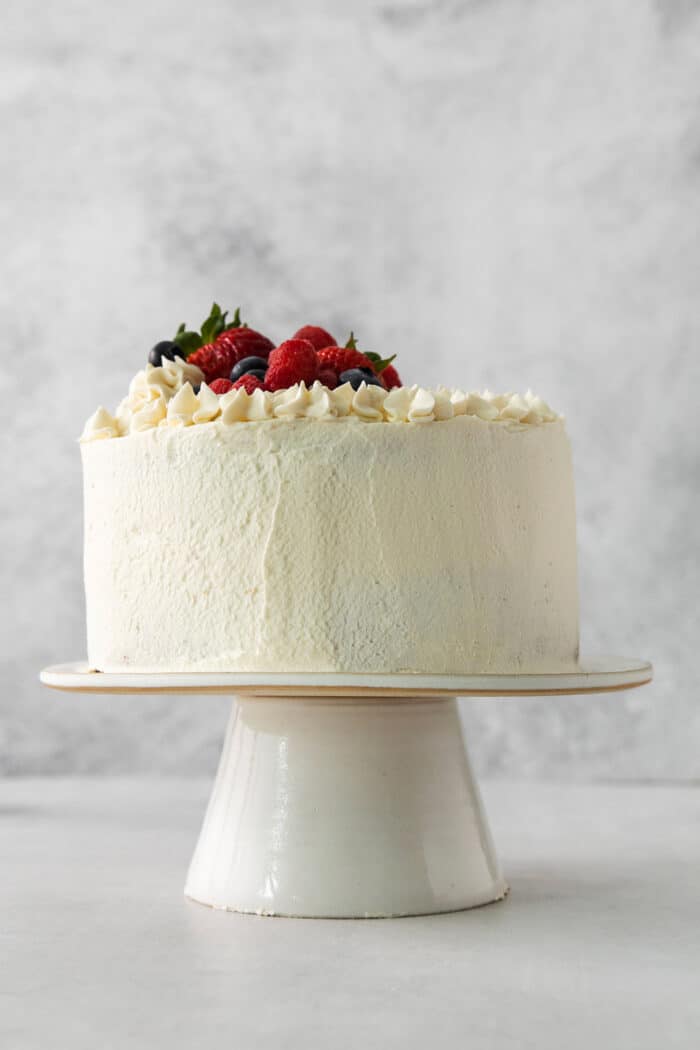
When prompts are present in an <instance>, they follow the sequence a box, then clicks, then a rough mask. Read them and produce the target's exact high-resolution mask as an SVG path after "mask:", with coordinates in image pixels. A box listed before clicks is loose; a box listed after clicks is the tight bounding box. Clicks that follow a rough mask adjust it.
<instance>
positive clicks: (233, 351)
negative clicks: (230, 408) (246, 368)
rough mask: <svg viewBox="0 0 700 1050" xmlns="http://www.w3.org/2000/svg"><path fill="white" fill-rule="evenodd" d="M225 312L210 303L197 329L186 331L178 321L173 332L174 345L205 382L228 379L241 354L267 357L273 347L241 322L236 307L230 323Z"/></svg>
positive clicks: (215, 304) (217, 305) (263, 337)
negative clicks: (176, 328) (200, 325)
mask: <svg viewBox="0 0 700 1050" xmlns="http://www.w3.org/2000/svg"><path fill="white" fill-rule="evenodd" d="M227 315H228V310H224V311H223V312H222V310H221V307H220V306H219V304H218V303H214V304H213V305H212V308H211V310H210V311H209V316H208V317H207V318H206V320H204V321H203V322H202V327H201V330H200V331H199V332H193V331H192V332H190V331H186V328H185V325H184V324H181V325H180V327H179V328H178V330H177V332H176V333H175V338H174V340H173V342H174V344H175V346H177V347H178V349H179V350H180V351H181V352H182V354H183V356H185V357H187V360H188V361H189V362H190V363H191V364H193V365H197V366H198V367H199V368H201V369H202V371H203V372H204V378H205V379H206V381H207V383H211V382H212V381H213V380H214V379H228V377H229V374H230V372H231V369H232V368H233V366H234V365H235V364H237V363H238V361H240V360H241V359H242V358H244V357H263V358H265V359H267V357H268V354H269V353H270V351H271V350H272V348H273V343H272V342H271V341H270V340H269V339H267V338H266V337H265V336H264V335H261V334H260V332H256V331H254V330H253V329H252V328H248V327H247V326H246V325H243V324H241V312H240V310H236V312H235V313H234V315H233V320H232V321H231V322H230V323H227V321H226V317H227Z"/></svg>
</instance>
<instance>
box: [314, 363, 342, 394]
mask: <svg viewBox="0 0 700 1050" xmlns="http://www.w3.org/2000/svg"><path fill="white" fill-rule="evenodd" d="M317 378H318V381H319V383H323V385H324V386H327V387H328V389H329V390H335V388H336V387H337V385H338V377H337V375H336V374H335V372H334V371H333V369H332V368H322V369H321V371H320V372H319V373H318V377H317Z"/></svg>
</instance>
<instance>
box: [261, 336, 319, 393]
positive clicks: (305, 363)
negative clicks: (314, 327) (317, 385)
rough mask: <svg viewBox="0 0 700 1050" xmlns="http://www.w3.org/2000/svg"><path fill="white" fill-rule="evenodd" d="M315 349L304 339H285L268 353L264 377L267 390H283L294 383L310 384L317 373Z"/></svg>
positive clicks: (317, 362) (317, 363) (317, 364)
mask: <svg viewBox="0 0 700 1050" xmlns="http://www.w3.org/2000/svg"><path fill="white" fill-rule="evenodd" d="M318 368H319V361H318V356H317V354H316V351H315V350H314V348H313V346H312V345H311V343H309V342H308V341H307V340H306V339H287V341H286V342H284V343H282V344H281V345H280V346H278V347H277V349H276V350H273V351H272V353H271V354H270V362H269V367H268V370H267V376H266V379H265V386H266V387H267V389H268V390H284V389H285V388H286V387H290V386H294V384H295V383H301V382H304V383H306V385H307V386H311V384H312V383H313V381H314V379H315V378H316V375H317V373H318Z"/></svg>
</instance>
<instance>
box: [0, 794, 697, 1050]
mask: <svg viewBox="0 0 700 1050" xmlns="http://www.w3.org/2000/svg"><path fill="white" fill-rule="evenodd" d="M209 787H210V785H209V784H208V783H204V782H202V781H198V780H190V781H185V780H159V781H144V780H138V781H137V780H43V781H37V780H14V781H12V780H11V781H4V782H1V783H0V889H1V890H2V892H1V893H0V945H1V948H0V1046H2V1047H3V1048H6V1050H30V1048H31V1050H33V1048H41V1050H63V1048H64V1047H65V1048H70V1050H82V1048H83V1047H84V1048H86V1050H87V1048H89V1050H112V1048H121V1047H128V1048H141V1047H143V1048H149V1050H160V1048H168V1050H179V1048H188V1050H201V1048H208V1047H222V1048H224V1047H226V1048H229V1047H230V1048H235V1050H245V1048H247V1047H255V1048H267V1047H275V1048H287V1047H294V1048H296V1047H299V1048H304V1050H313V1048H315V1047H324V1048H325V1047H329V1048H334V1050H335V1048H338V1047H361V1048H363V1050H370V1048H374V1047H377V1048H382V1050H386V1048H391V1047H401V1048H402V1050H407V1048H412V1047H416V1048H418V1047H421V1048H425V1047H435V1048H437V1047H455V1048H456V1047H460V1048H468V1050H481V1048H488V1050H502V1048H503V1050H505V1048H508V1050H516V1048H517V1050H523V1048H530V1047H531V1048H533V1050H535V1048H536V1050H549V1048H552V1050H578V1048H582V1050H583V1048H586V1050H589V1048H590V1050H593V1048H595V1050H608V1048H610V1050H613V1048H614V1050H626V1048H630V1050H646V1048H649V1050H671V1048H676V1047H681V1048H683V1050H686V1048H687V1050H690V1048H693V1050H695V1048H696V1047H698V1046H699V1045H700V1004H699V1001H700V935H699V932H698V931H699V929H700V788H698V787H670V786H658V787H637V786H632V787H609V786H593V787H589V786H561V785H551V784H509V783H501V782H499V783H496V782H491V783H486V784H485V785H483V794H484V797H485V800H486V803H487V808H488V811H489V814H490V817H491V825H492V829H493V831H494V833H495V837H496V843H497V846H498V848H499V852H500V855H501V858H502V861H503V864H504V867H505V871H506V875H507V876H508V879H509V881H510V884H511V895H510V897H509V898H508V899H507V900H506V901H505V902H504V903H502V904H496V905H491V906H489V907H486V908H480V909H477V910H475V911H471V912H462V913H457V914H453V915H442V916H436V917H429V918H420V919H399V920H369V921H355V920H340V921H329V920H299V919H266V918H256V917H252V916H239V915H232V914H226V913H220V912H214V911H211V910H210V909H208V908H204V907H201V906H199V905H196V904H193V903H191V902H189V901H186V900H184V899H183V896H182V886H183V882H184V877H185V869H186V866H187V863H188V861H189V858H190V855H191V852H192V849H193V847H194V841H195V836H196V834H197V832H198V830H199V825H200V821H201V818H202V815H203V808H204V805H205V802H206V799H207V796H208V792H209Z"/></svg>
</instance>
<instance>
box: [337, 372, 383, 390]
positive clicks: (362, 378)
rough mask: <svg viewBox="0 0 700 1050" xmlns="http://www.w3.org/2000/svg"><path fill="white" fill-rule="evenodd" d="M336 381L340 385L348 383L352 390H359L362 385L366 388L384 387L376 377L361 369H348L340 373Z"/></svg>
mask: <svg viewBox="0 0 700 1050" xmlns="http://www.w3.org/2000/svg"><path fill="white" fill-rule="evenodd" d="M338 379H339V381H340V382H341V383H349V384H350V386H351V387H352V388H353V390H359V389H360V387H361V386H362V384H363V383H366V384H367V386H380V387H382V388H383V387H384V384H383V383H382V381H381V379H379V377H378V376H375V375H371V374H370V375H368V374H367V372H366V371H365V369H363V368H349V369H348V370H347V371H346V372H341V374H340V375H339V377H338Z"/></svg>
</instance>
